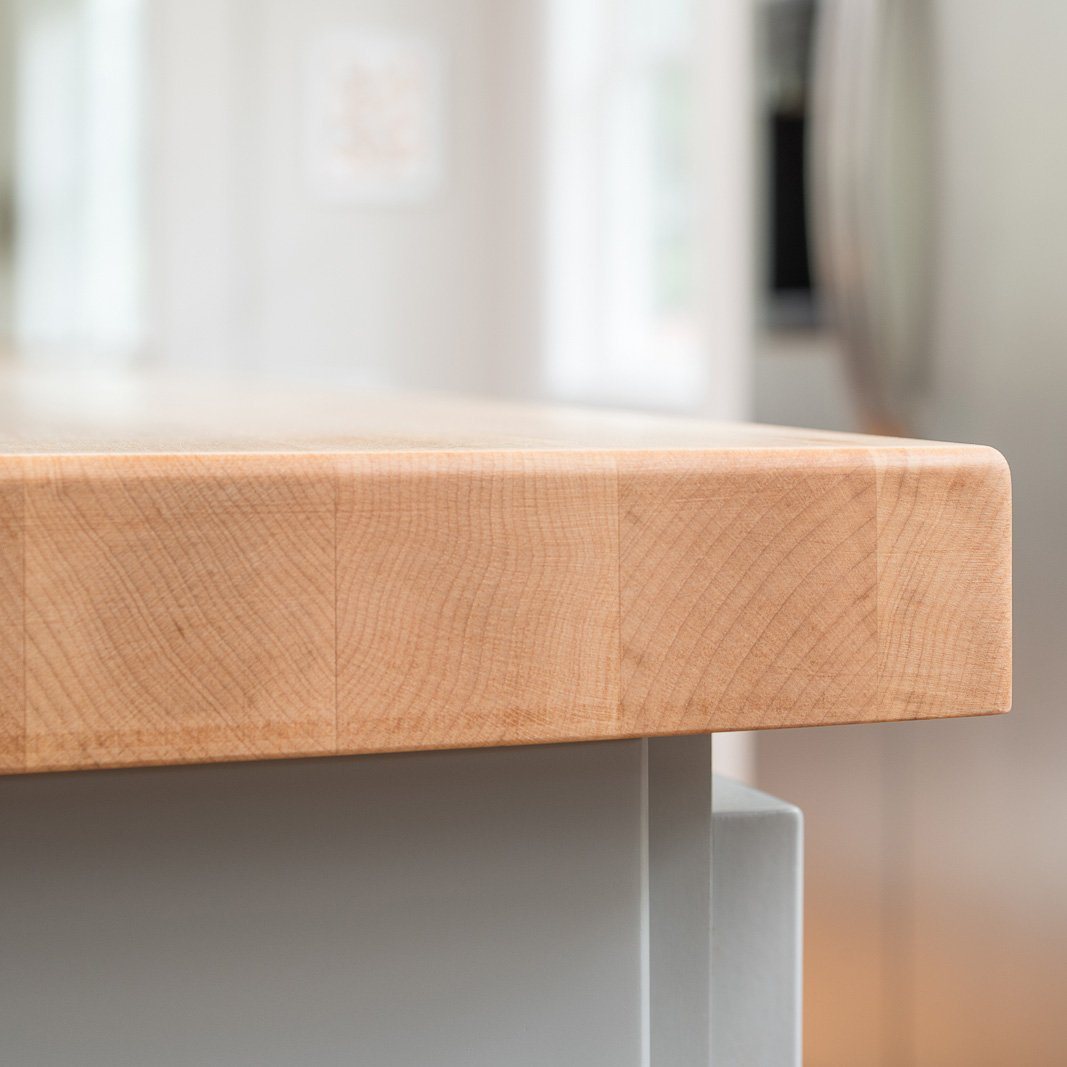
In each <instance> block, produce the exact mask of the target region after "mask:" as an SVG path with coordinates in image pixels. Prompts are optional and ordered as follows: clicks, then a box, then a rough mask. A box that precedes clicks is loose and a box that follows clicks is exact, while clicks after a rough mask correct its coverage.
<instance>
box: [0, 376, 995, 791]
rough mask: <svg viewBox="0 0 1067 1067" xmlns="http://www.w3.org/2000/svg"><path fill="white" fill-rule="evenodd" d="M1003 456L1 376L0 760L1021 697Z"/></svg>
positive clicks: (688, 427) (604, 730)
mask: <svg viewBox="0 0 1067 1067" xmlns="http://www.w3.org/2000/svg"><path fill="white" fill-rule="evenodd" d="M1010 507H1011V505H1010V481H1009V475H1008V470H1007V466H1006V464H1005V463H1004V460H1003V459H1002V457H1001V456H1000V455H999V454H998V453H997V452H995V451H993V450H992V449H989V448H985V447H981V446H971V445H949V444H935V443H925V442H916V441H905V440H895V439H891V438H873V437H863V436H857V435H846V434H831V433H815V432H809V431H803V430H791V429H779V428H771V427H761V426H750V425H714V424H709V423H702V422H698V421H694V420H687V419H668V418H657V417H649V416H641V415H632V414H618V413H609V412H591V411H580V410H575V409H566V408H559V409H556V408H538V407H521V406H516V405H509V404H497V403H478V402H473V401H466V400H464V401H460V400H447V399H440V398H438V399H434V398H427V397H420V398H404V397H397V396H368V395H356V394H349V393H344V392H332V393H324V394H322V395H312V394H311V393H299V392H297V393H294V392H292V391H288V390H277V389H276V390H272V391H267V390H263V389H245V388H242V387H240V386H237V385H234V384H230V385H222V384H219V383H199V384H197V383H191V382H166V381H162V380H158V379H157V380H148V379H138V378H127V379H122V380H114V379H105V380H102V381H93V380H92V379H85V378H77V377H67V378H66V379H57V378H41V377H31V376H28V375H26V374H14V373H8V374H7V375H6V377H0V661H2V664H3V669H2V671H0V770H3V771H6V772H20V771H42V770H55V769H69V768H88V767H106V766H130V765H140V764H159V763H190V762H205V761H214V760H233V759H258V758H269V757H283V756H310V755H328V754H338V753H356V752H386V751H400V750H414V749H434V748H452V747H467V746H483V745H511V744H526V743H536V742H554V741H576V740H592V739H606V738H623V737H636V736H645V735H661V734H676V733H693V732H707V731H717V730H741V729H764V728H772V727H784V726H801V725H812V724H832V723H846V722H874V721H881V720H894V719H914V718H935V717H943V716H952V715H968V714H981V713H988V712H996V711H1005V710H1007V708H1008V706H1009V704H1010V675H1011V588H1010V587H1011V548H1010V538H1011V529H1010V522H1011V520H1010Z"/></svg>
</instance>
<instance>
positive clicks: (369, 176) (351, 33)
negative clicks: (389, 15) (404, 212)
mask: <svg viewBox="0 0 1067 1067" xmlns="http://www.w3.org/2000/svg"><path fill="white" fill-rule="evenodd" d="M444 97H445V76H444V60H443V55H442V49H441V48H440V46H439V45H437V44H436V43H434V42H433V41H431V40H428V39H426V38H425V37H420V36H417V35H414V34H405V33H398V32H383V31H379V30H361V29H356V28H348V27H344V28H334V29H330V30H323V31H320V32H319V33H317V34H316V35H315V36H314V37H312V38H310V39H309V41H308V44H307V57H306V73H305V107H304V123H305V153H304V154H305V171H306V178H307V185H308V189H309V192H310V194H311V196H312V197H313V199H315V200H318V201H320V202H326V203H335V204H361V205H388V204H397V205H403V204H411V203H417V202H420V201H426V200H428V199H430V198H431V197H433V195H434V194H435V193H436V192H437V191H438V190H439V189H440V188H441V186H442V184H443V180H444V111H445V100H444Z"/></svg>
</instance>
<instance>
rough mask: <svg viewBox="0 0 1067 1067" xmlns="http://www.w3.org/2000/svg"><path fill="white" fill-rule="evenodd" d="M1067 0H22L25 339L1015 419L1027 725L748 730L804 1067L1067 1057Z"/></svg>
mask: <svg viewBox="0 0 1067 1067" xmlns="http://www.w3.org/2000/svg"><path fill="white" fill-rule="evenodd" d="M1065 54H1067V4H1063V3H1061V2H1059V0H300V2H296V0H0V349H2V350H3V358H4V360H5V361H7V362H9V363H17V364H22V365H27V366H30V367H41V368H50V369H52V370H56V369H58V371H59V372H60V373H64V372H66V371H67V370H69V371H70V372H71V373H75V372H76V373H79V374H86V373H88V374H97V373H99V374H101V375H103V374H110V373H125V372H130V371H135V370H137V369H139V368H151V367H158V368H163V369H167V370H177V371H180V372H186V371H188V372H190V373H197V374H201V373H213V372H225V373H227V374H229V375H238V376H245V377H256V378H277V379H286V380H291V379H294V378H300V379H305V380H308V381H312V382H315V383H322V382H344V383H349V384H356V385H359V384H365V385H370V386H397V387H403V388H407V389H417V390H437V389H447V390H459V391H465V392H474V393H481V394H487V395H499V396H506V397H519V398H530V399H538V400H551V401H555V402H561V401H576V402H580V403H585V404H594V405H600V404H613V405H623V406H627V407H631V408H647V409H654V410H661V411H676V412H684V413H690V414H698V415H702V416H706V417H712V418H727V419H734V418H749V419H757V420H759V421H766V422H778V423H787V424H794V425H808V426H816V427H827V428H836V429H865V430H876V431H879V432H887V431H888V432H894V433H904V434H909V435H912V436H924V437H933V438H944V439H957V440H962V441H978V442H983V443H988V444H992V445H994V446H996V447H997V448H999V449H1001V450H1002V451H1003V452H1004V453H1005V454H1006V456H1007V457H1008V459H1009V461H1010V463H1011V466H1012V470H1013V475H1014V486H1015V497H1016V503H1015V516H1016V517H1015V522H1016V532H1015V543H1016V555H1015V590H1016V693H1015V711H1014V713H1013V714H1012V715H1010V716H1008V717H1000V718H993V719H979V720H967V721H955V722H947V723H936V722H934V723H916V724H903V725H890V726H877V727H871V726H862V727H858V728H853V727H840V728H835V729H833V730H798V731H772V732H771V733H770V734H769V735H767V736H765V737H759V738H751V737H742V738H732V739H725V738H720V739H719V740H718V741H717V746H718V748H719V756H718V758H719V759H720V761H721V762H722V765H723V766H724V767H726V768H728V769H729V770H731V771H732V772H733V773H736V774H739V775H741V776H744V777H747V778H749V779H750V780H752V781H754V782H755V783H756V784H758V785H759V786H761V787H762V788H765V789H767V790H769V791H771V792H774V793H777V794H779V795H781V796H783V797H785V798H787V799H789V800H791V801H794V802H796V803H797V804H799V805H800V806H801V807H802V808H803V809H804V811H805V813H806V817H807V824H806V825H807V841H808V845H807V904H806V909H807V918H806V922H807V927H806V938H807V941H806V990H805V996H806V1007H805V1027H806V1038H805V1041H806V1057H805V1062H806V1063H807V1064H809V1065H811V1067H824V1065H825V1067H830V1065H834V1067H855V1065H866V1064H870V1065H879V1067H881V1065H893V1067H896V1065H900V1067H904V1065H939V1067H940V1065H943V1067H955V1065H960V1067H980V1065H985V1064H989V1065H1006V1064H1011V1065H1024V1067H1029V1065H1032V1067H1044V1065H1049V1067H1054V1065H1059V1064H1064V1063H1067V1013H1065V1012H1064V1011H1063V1010H1062V1001H1063V998H1064V992H1063V991H1064V990H1067V773H1065V770H1064V763H1065V757H1067V715H1064V714H1063V711H1062V703H1063V694H1064V693H1067V624H1065V621H1064V605H1065V604H1067V568H1065V567H1064V565H1063V556H1064V549H1065V548H1067V534H1065V533H1064V528H1065V520H1067V472H1065V470H1064V463H1065V461H1067V410H1065V409H1067V403H1065V402H1067V299H1065V297H1064V296H1063V294H1062V293H1061V290H1062V288H1063V285H1064V277H1065V269H1067V262H1065V258H1067V257H1065V249H1067V210H1065V208H1064V190H1065V189H1067V137H1065V134H1064V129H1065V127H1064V123H1063V119H1062V116H1061V114H1060V112H1061V110H1062V107H1063V103H1064V101H1065V100H1067V68H1065V66H1064V55H1065Z"/></svg>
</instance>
